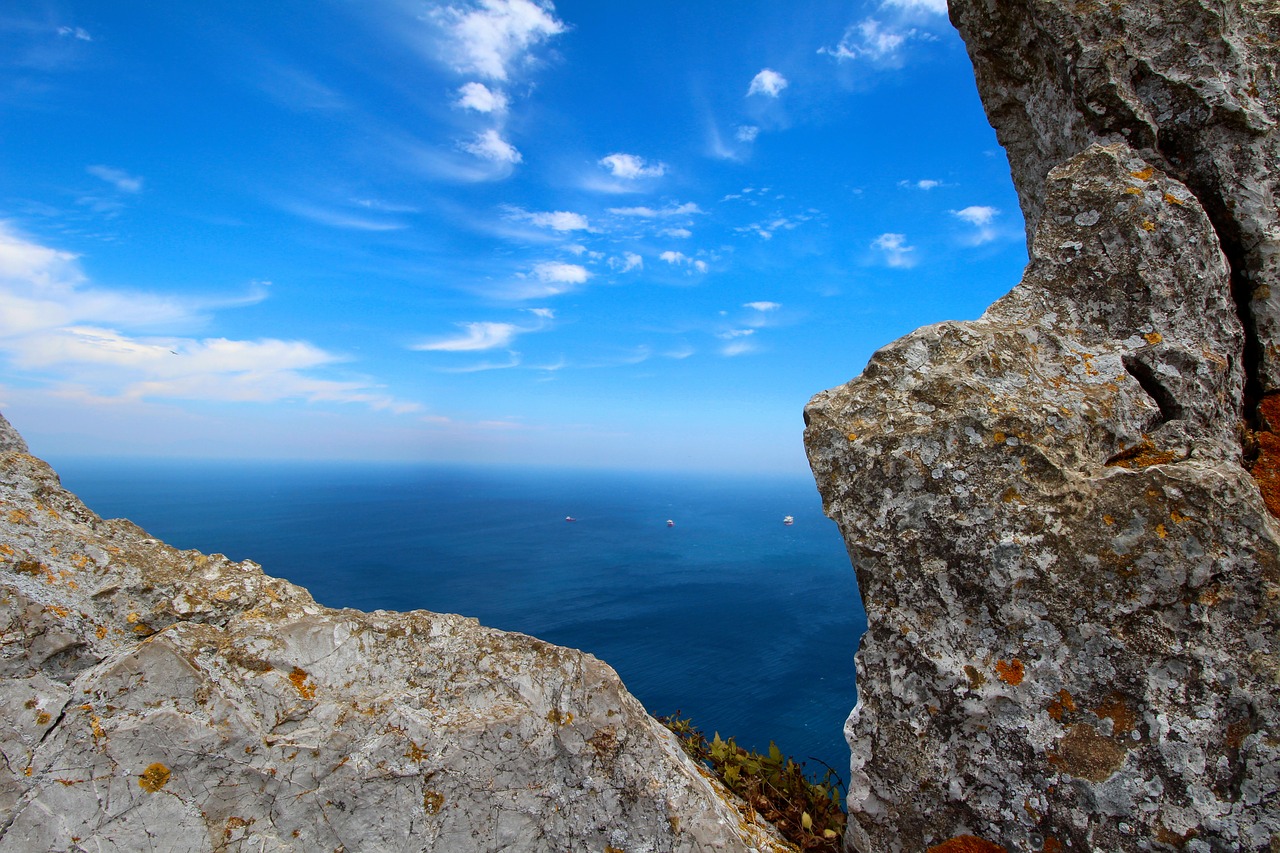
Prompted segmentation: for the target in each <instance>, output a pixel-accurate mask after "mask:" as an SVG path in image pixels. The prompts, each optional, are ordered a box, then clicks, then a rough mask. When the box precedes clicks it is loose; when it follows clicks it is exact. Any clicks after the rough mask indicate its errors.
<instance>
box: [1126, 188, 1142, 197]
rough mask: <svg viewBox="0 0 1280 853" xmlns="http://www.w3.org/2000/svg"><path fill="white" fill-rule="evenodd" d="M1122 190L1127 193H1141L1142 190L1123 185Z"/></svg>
mask: <svg viewBox="0 0 1280 853" xmlns="http://www.w3.org/2000/svg"><path fill="white" fill-rule="evenodd" d="M1124 191H1125V192H1127V193H1128V194H1129V195H1142V190H1140V189H1138V188H1137V187H1125V188H1124Z"/></svg>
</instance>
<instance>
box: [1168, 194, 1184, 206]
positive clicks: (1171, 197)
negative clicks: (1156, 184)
mask: <svg viewBox="0 0 1280 853" xmlns="http://www.w3.org/2000/svg"><path fill="white" fill-rule="evenodd" d="M1164 201H1165V204H1176V205H1178V206H1179V207H1181V206H1182V205H1183V204H1185V203H1186V202H1184V201H1183V200H1182V199H1180V198H1178V197H1177V196H1176V195H1173V194H1172V193H1165V194H1164Z"/></svg>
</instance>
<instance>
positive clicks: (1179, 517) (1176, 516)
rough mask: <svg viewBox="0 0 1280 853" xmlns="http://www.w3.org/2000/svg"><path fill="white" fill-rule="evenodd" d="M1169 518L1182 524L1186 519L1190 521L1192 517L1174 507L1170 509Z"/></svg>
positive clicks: (1175, 522)
mask: <svg viewBox="0 0 1280 853" xmlns="http://www.w3.org/2000/svg"><path fill="white" fill-rule="evenodd" d="M1169 520H1170V521H1172V522H1173V523H1174V524H1182V523H1183V522H1184V521H1190V520H1191V517H1190V516H1187V515H1183V514H1182V513H1180V512H1178V511H1177V510H1176V509H1173V510H1169Z"/></svg>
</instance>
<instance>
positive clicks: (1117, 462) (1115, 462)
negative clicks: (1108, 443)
mask: <svg viewBox="0 0 1280 853" xmlns="http://www.w3.org/2000/svg"><path fill="white" fill-rule="evenodd" d="M1177 461H1178V456H1177V454H1175V453H1172V452H1170V451H1168V450H1161V449H1160V448H1158V447H1156V446H1155V444H1153V443H1152V442H1151V440H1150V439H1148V438H1144V439H1143V440H1142V441H1140V442H1138V443H1137V444H1135V445H1133V447H1126V448H1125V449H1124V450H1121V451H1120V452H1119V453H1117V454H1115V455H1114V456H1112V457H1111V458H1110V459H1108V460H1107V461H1106V465H1107V467H1108V468H1130V469H1132V468H1148V467H1150V466H1152V465H1167V464H1168V463H1170V462H1177Z"/></svg>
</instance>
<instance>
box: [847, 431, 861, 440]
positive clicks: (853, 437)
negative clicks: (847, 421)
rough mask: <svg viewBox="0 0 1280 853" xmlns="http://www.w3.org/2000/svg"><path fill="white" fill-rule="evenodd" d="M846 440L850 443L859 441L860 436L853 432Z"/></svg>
mask: <svg viewBox="0 0 1280 853" xmlns="http://www.w3.org/2000/svg"><path fill="white" fill-rule="evenodd" d="M845 438H847V439H849V440H850V441H857V440H858V434H857V433H856V432H851V433H849V434H848V435H846V436H845Z"/></svg>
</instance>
